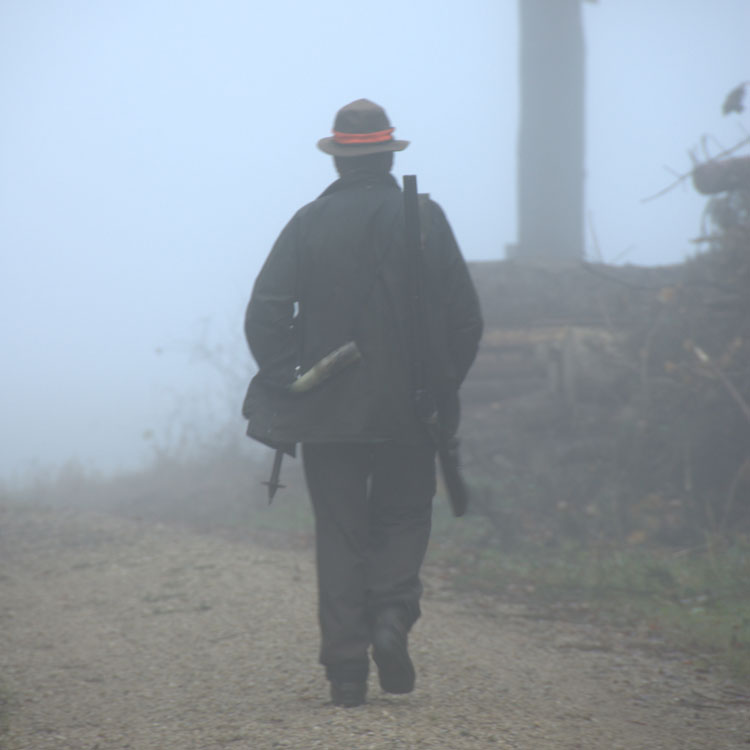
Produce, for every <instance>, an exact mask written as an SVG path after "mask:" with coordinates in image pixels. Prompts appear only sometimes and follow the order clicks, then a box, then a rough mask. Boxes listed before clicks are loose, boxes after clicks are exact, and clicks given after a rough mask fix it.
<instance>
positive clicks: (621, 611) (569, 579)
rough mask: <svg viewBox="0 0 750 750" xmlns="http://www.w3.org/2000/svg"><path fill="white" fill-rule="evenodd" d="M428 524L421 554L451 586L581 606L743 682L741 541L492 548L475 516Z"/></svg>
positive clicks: (744, 546)
mask: <svg viewBox="0 0 750 750" xmlns="http://www.w3.org/2000/svg"><path fill="white" fill-rule="evenodd" d="M466 520H469V519H466ZM461 523H463V521H462V522H461ZM436 527H437V528H436V535H435V544H434V545H433V547H432V549H431V557H430V559H431V560H432V561H433V562H436V563H439V564H443V565H446V564H447V565H448V566H449V567H450V569H451V571H452V579H453V583H454V585H455V586H456V587H457V588H460V589H471V590H480V591H483V592H486V593H491V594H496V595H498V596H500V597H503V598H509V599H523V600H525V601H532V602H534V603H536V604H539V605H551V604H561V603H563V604H570V605H576V606H578V605H585V606H584V607H583V610H584V611H587V612H593V613H595V614H596V613H598V614H601V615H607V616H609V617H614V618H615V619H616V621H617V622H619V623H621V624H623V625H627V626H630V627H633V628H637V629H639V630H642V631H644V632H646V633H648V634H649V635H658V636H661V637H662V638H663V639H664V641H665V642H667V643H668V644H669V645H672V646H675V647H678V648H682V649H686V650H689V651H691V652H694V653H696V652H697V653H700V654H704V655H706V656H707V657H709V658H710V659H711V660H712V661H716V662H721V663H722V664H723V665H725V666H726V667H728V668H729V670H730V671H731V673H732V675H733V676H734V677H735V678H737V679H741V680H742V681H743V682H750V543H748V542H747V541H739V542H735V543H733V544H731V545H727V544H720V543H717V542H713V541H712V542H710V543H708V544H707V545H705V546H704V547H702V548H700V549H695V550H680V551H675V550H665V549H658V548H647V547H638V548H635V547H627V548H623V547H617V546H614V545H600V546H595V545H589V546H584V545H580V544H573V543H566V544H561V545H559V546H555V547H551V548H550V547H540V546H537V545H534V546H531V545H524V544H522V543H519V544H515V545H513V547H512V548H511V549H501V548H499V547H498V546H497V543H493V542H492V541H490V540H489V539H488V538H487V535H486V530H485V529H483V524H482V521H481V519H471V520H470V522H469V523H468V524H466V525H465V526H464V527H463V528H461V529H456V530H450V529H449V528H448V527H446V526H445V525H444V520H440V519H438V522H437V523H436ZM472 539H473V543H472ZM573 609H575V607H571V610H573Z"/></svg>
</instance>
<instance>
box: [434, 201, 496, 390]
mask: <svg viewBox="0 0 750 750" xmlns="http://www.w3.org/2000/svg"><path fill="white" fill-rule="evenodd" d="M430 209H431V210H430V229H429V233H430V236H431V237H432V238H433V239H434V242H435V245H436V247H439V248H440V255H441V261H442V262H441V269H440V273H439V283H440V287H441V297H442V300H443V305H444V316H443V321H444V325H445V342H446V346H447V349H448V355H449V357H450V360H451V364H452V366H453V373H454V376H455V378H456V380H457V382H456V385H457V386H458V385H460V384H461V383H462V382H463V380H464V378H465V377H466V375H467V373H468V372H469V368H470V367H471V365H472V363H473V362H474V358H475V357H476V355H477V351H478V349H479V340H480V339H481V338H482V330H483V327H484V323H483V321H482V312H481V309H480V306H479V298H478V296H477V292H476V289H475V288H474V282H473V281H472V279H471V276H470V275H469V269H468V268H467V266H466V261H465V260H464V258H463V256H462V255H461V251H460V249H459V247H458V244H457V243H456V239H455V237H454V236H453V231H452V230H451V227H450V224H449V223H448V220H447V218H446V217H445V214H444V213H443V210H442V209H441V208H440V206H439V205H438V204H437V203H435V202H434V201H430Z"/></svg>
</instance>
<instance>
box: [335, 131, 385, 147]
mask: <svg viewBox="0 0 750 750" xmlns="http://www.w3.org/2000/svg"><path fill="white" fill-rule="evenodd" d="M395 129H396V128H388V129H387V130H378V131H377V132H375V133H339V132H338V131H337V130H334V131H333V140H334V141H336V143H341V144H342V145H345V146H351V145H354V144H359V143H384V142H385V141H392V140H393V131H394V130H395Z"/></svg>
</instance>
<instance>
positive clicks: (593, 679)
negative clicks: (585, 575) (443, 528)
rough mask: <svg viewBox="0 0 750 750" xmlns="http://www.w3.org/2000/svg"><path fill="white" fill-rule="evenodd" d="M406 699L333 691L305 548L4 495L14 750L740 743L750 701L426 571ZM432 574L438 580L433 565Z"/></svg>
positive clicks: (3, 622)
mask: <svg viewBox="0 0 750 750" xmlns="http://www.w3.org/2000/svg"><path fill="white" fill-rule="evenodd" d="M425 577H426V583H427V591H426V596H425V601H424V607H423V609H424V613H425V614H424V617H423V619H422V620H421V621H420V622H419V623H418V625H417V627H416V628H415V631H414V633H413V636H412V639H411V643H412V652H413V657H414V661H415V663H416V666H417V670H418V681H417V689H416V691H415V692H414V693H413V694H411V695H409V696H388V695H385V694H383V693H381V692H380V690H379V688H378V687H377V681H376V678H375V676H374V675H373V676H372V677H371V682H370V699H369V702H368V704H367V705H366V706H364V707H361V708H357V709H350V710H346V709H339V708H334V707H333V706H331V705H328V704H327V703H326V701H327V699H328V692H327V683H326V682H325V680H324V678H323V674H322V670H321V669H320V668H319V667H318V665H317V663H316V656H317V653H316V652H317V623H316V616H315V601H314V592H315V578H314V569H313V566H312V561H311V553H310V551H309V550H305V551H300V552H295V551H288V550H269V549H265V548H260V547H254V546H252V545H249V544H247V543H232V542H228V541H226V540H224V539H220V538H216V537H210V536H204V535H194V534H191V533H189V532H186V531H182V530H179V529H175V528H172V527H166V526H159V525H153V524H146V523H138V522H133V521H128V520H125V519H122V518H117V517H114V516H108V515H96V514H92V513H88V512H74V511H61V510H42V509H30V508H21V507H18V506H10V507H3V506H0V602H1V605H2V606H1V609H0V683H2V688H3V692H2V695H3V696H4V698H1V699H0V702H3V703H5V709H4V712H5V717H4V719H3V720H0V726H3V728H4V729H5V732H4V734H3V736H2V737H1V738H0V746H2V747H3V748H7V750H27V749H28V750H31V749H32V748H33V750H45V749H46V748H50V749H52V748H54V750H67V749H70V750H95V749H98V750H109V749H110V748H112V749H113V750H114V749H115V748H117V749H118V750H119V749H120V748H132V749H134V750H141V749H143V750H146V749H147V748H159V750H171V749H173V748H174V749H175V750H178V749H179V750H189V749H192V748H196V749H200V750H203V749H204V748H230V749H231V750H243V749H244V748H253V749H256V748H257V749H258V750H261V749H265V748H305V749H306V750H308V749H310V748H335V749H337V750H338V749H339V748H342V749H345V750H349V749H352V750H355V749H357V750H358V749H360V748H373V749H374V748H393V749H394V750H395V749H396V748H398V749H399V750H402V749H404V748H451V749H453V748H455V749H457V750H460V749H462V748H528V749H529V750H543V749H545V748H555V750H567V749H568V748H569V749H570V750H573V748H585V749H588V748H592V749H596V750H616V749H617V748H623V749H624V748H628V749H629V750H630V749H632V748H644V749H645V748H648V750H657V749H658V748H664V749H669V750H673V749H674V750H677V749H678V748H679V750H686V749H689V748H702V749H704V748H717V749H719V748H721V749H722V750H723V749H730V748H747V747H748V746H749V744H748V743H750V702H749V701H748V699H747V698H746V697H745V696H743V695H742V694H741V693H737V692H732V691H731V689H730V688H729V686H727V685H726V684H724V683H722V682H720V681H719V678H718V677H715V676H713V675H711V674H705V673H700V672H699V671H698V670H697V669H696V667H695V666H693V665H691V664H689V663H687V662H686V661H685V660H684V658H683V659H681V658H678V657H677V656H675V657H674V658H672V659H666V658H664V657H663V656H654V655H651V656H649V655H648V654H647V653H646V652H645V651H643V650H639V649H637V648H634V647H633V644H632V643H629V642H627V640H626V639H625V638H623V637H621V636H617V635H616V634H611V633H605V632H603V631H601V630H598V629H596V628H594V627H593V626H583V625H571V624H566V623H562V622H552V621H545V620H535V619H533V618H530V617H529V616H528V615H529V612H528V611H527V610H525V608H523V607H520V606H509V605H504V604H499V603H497V602H494V601H492V600H489V599H486V598H475V597H465V598H464V597H462V598H457V597H456V596H455V595H453V594H451V593H450V592H449V591H447V590H443V589H440V588H436V586H435V581H434V580H433V581H432V586H430V583H431V580H432V579H431V571H429V570H428V571H427V574H426V576H425ZM433 578H434V579H435V580H437V576H433Z"/></svg>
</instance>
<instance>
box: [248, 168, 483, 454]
mask: <svg viewBox="0 0 750 750" xmlns="http://www.w3.org/2000/svg"><path fill="white" fill-rule="evenodd" d="M423 221H424V220H423ZM424 223H425V224H426V225H427V226H425V227H423V230H425V231H424V233H425V234H426V236H427V242H426V247H425V252H424V260H423V276H424V298H425V302H426V304H427V306H428V310H429V314H428V316H427V317H428V319H429V329H430V330H429V331H428V332H427V334H426V335H427V337H428V338H429V339H430V340H431V343H430V349H432V350H434V351H436V352H439V354H436V356H435V357H434V358H433V359H432V361H431V362H430V366H429V371H430V375H431V376H432V377H433V378H434V380H435V383H436V384H437V385H436V388H437V389H439V390H441V391H442V392H444V393H453V394H456V393H457V391H458V387H459V386H460V384H461V381H462V380H463V379H464V377H465V375H466V373H467V371H468V369H469V367H470V366H471V363H472V362H473V360H474V357H475V355H476V351H477V347H478V344H479V339H480V336H481V332H482V319H481V314H480V309H479V302H478V299H477V295H476V292H475V290H474V286H473V284H472V281H471V279H470V277H469V273H468V270H467V268H466V264H465V262H464V260H463V257H462V256H461V252H460V251H459V249H458V246H457V245H456V241H455V239H454V237H453V233H452V231H451V229H450V226H449V225H448V222H447V220H446V218H445V215H444V214H443V212H442V210H441V209H440V207H439V206H438V205H437V204H436V203H434V202H430V203H429V206H428V211H427V217H426V221H424ZM403 238H404V216H403V198H402V193H401V190H400V189H399V186H398V184H397V183H396V181H395V180H394V179H393V177H392V176H391V175H370V174H361V173H360V174H353V175H347V176H345V177H343V178H341V179H339V180H337V181H336V182H334V183H333V184H332V185H331V186H330V187H328V189H327V190H326V191H325V192H324V193H323V194H322V195H321V196H320V197H319V198H318V199H317V200H315V201H313V202H312V203H309V204H308V205H306V206H304V207H303V208H302V209H300V210H299V211H298V212H297V213H296V214H295V216H294V217H293V218H292V220H291V221H290V222H289V223H288V224H287V226H286V227H285V228H284V230H283V231H282V233H281V235H280V236H279V238H278V239H277V241H276V243H275V244H274V246H273V248H272V250H271V253H270V254H269V256H268V258H267V260H266V262H265V264H264V266H263V268H262V269H261V271H260V274H259V275H258V278H257V279H256V282H255V286H254V288H253V292H252V296H251V298H250V303H249V304H248V307H247V313H246V316H245V335H246V337H247V341H248V344H249V346H250V350H251V352H252V354H253V356H254V357H255V360H256V362H257V364H258V374H257V375H256V376H255V378H253V380H252V382H251V383H250V387H249V389H248V392H247V396H246V398H245V402H244V405H243V414H244V416H245V418H246V419H247V420H248V430H247V432H248V435H250V436H251V437H253V438H255V439H257V440H260V441H261V442H263V443H266V444H268V445H272V446H278V445H289V444H293V443H297V442H354V441H372V440H396V441H400V442H406V443H416V442H420V441H422V440H424V439H425V436H424V430H423V428H422V426H421V425H420V424H419V422H418V420H417V419H416V417H415V414H414V408H413V399H412V385H411V356H410V352H411V351H412V348H413V347H412V345H411V343H410V333H409V331H410V327H409V324H408V323H409V318H410V299H409V286H408V275H407V268H408V266H407V259H406V256H405V249H404V239H403ZM352 339H353V340H355V341H356V342H357V345H358V347H359V349H360V351H361V353H362V360H361V361H360V362H358V363H356V364H354V365H351V366H350V367H348V368H347V369H345V370H344V371H342V372H340V373H338V374H337V375H335V376H334V377H332V378H331V379H330V380H328V381H326V382H325V383H323V384H322V385H321V386H319V387H318V388H316V389H315V390H312V391H309V392H307V393H305V394H299V395H291V394H289V393H288V392H287V391H286V387H287V386H288V385H289V383H291V382H292V381H293V380H294V378H295V376H296V373H297V372H298V371H301V372H304V371H305V370H307V369H308V368H309V367H310V366H311V365H313V364H314V363H315V362H317V361H318V360H319V359H321V358H322V357H323V356H325V355H326V354H328V353H329V352H331V351H333V350H334V349H336V348H338V347H339V346H341V345H342V344H344V343H346V342H347V341H350V340H352Z"/></svg>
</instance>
